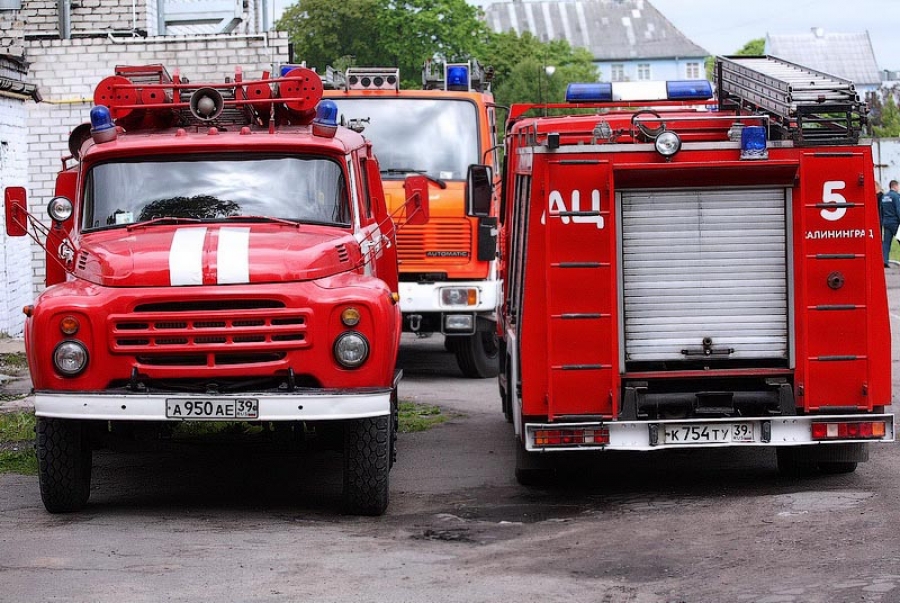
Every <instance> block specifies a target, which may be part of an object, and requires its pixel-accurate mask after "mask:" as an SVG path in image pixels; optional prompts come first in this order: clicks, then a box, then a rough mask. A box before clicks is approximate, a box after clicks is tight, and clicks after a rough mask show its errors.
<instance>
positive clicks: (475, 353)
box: [451, 331, 500, 379]
mask: <svg viewBox="0 0 900 603" xmlns="http://www.w3.org/2000/svg"><path fill="white" fill-rule="evenodd" d="M454 338H455V339H457V340H458V341H456V342H453V343H452V344H451V346H452V347H453V351H454V352H455V353H456V362H457V364H459V369H460V370H461V371H462V372H463V375H464V376H466V377H468V378H469V379H487V378H490V377H496V376H497V375H498V374H499V372H500V354H499V351H500V346H499V345H498V342H497V333H495V332H494V331H478V332H476V333H475V334H474V335H469V336H466V337H459V336H457V337H454Z"/></svg>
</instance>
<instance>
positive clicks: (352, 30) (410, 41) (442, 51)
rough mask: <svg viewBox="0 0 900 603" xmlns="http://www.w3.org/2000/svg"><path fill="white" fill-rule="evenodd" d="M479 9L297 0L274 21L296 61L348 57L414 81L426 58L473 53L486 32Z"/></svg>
mask: <svg viewBox="0 0 900 603" xmlns="http://www.w3.org/2000/svg"><path fill="white" fill-rule="evenodd" d="M478 10H479V9H478V8H477V7H475V6H471V5H469V4H467V3H466V1H465V0H353V1H352V2H349V1H347V0H298V1H297V3H296V4H293V5H292V6H290V7H289V8H288V9H287V10H286V11H285V12H284V14H283V15H282V17H281V19H279V21H278V28H279V29H282V30H284V31H286V32H287V33H288V37H289V38H290V40H291V42H292V44H293V45H294V56H293V60H295V61H306V63H307V65H308V66H310V67H315V68H316V69H317V70H318V71H319V72H320V73H322V72H323V71H324V69H325V67H326V66H328V65H337V64H342V63H343V64H344V65H343V66H346V64H347V63H349V62H352V64H353V65H356V66H362V67H378V66H386V67H398V68H399V69H400V76H401V78H403V79H404V80H406V81H408V82H415V83H419V82H420V81H421V80H420V79H419V74H420V73H421V70H422V66H423V65H424V64H425V61H426V60H428V59H434V58H437V59H439V60H444V61H456V60H466V59H468V58H470V57H472V56H477V54H478V53H479V51H480V50H481V48H482V45H483V43H484V40H485V39H486V38H487V36H488V32H487V27H486V26H485V24H484V23H483V22H482V21H480V20H479V19H478Z"/></svg>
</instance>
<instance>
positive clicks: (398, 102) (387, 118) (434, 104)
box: [330, 97, 479, 180]
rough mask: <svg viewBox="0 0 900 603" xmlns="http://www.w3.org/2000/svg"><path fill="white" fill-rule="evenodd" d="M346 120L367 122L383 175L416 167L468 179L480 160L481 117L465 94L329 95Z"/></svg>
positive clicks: (397, 174) (392, 175) (442, 176)
mask: <svg viewBox="0 0 900 603" xmlns="http://www.w3.org/2000/svg"><path fill="white" fill-rule="evenodd" d="M330 100H333V101H334V102H336V103H337V106H338V111H339V112H340V115H341V116H342V117H343V119H344V123H346V124H350V125H352V120H359V119H362V120H367V121H364V122H363V124H362V125H363V126H365V130H364V131H363V136H365V137H366V138H368V139H369V140H371V141H372V145H373V149H374V151H375V155H377V156H378V163H379V164H380V165H381V170H382V172H383V173H384V177H385V178H387V179H392V178H394V179H402V178H403V177H404V176H405V174H406V173H409V172H412V171H418V172H422V173H425V174H427V175H429V176H431V177H432V178H440V179H442V180H464V179H465V177H466V169H468V167H469V164H472V163H478V162H479V158H478V118H477V116H476V113H475V104H474V103H472V102H469V101H465V100H447V99H428V98H396V97H394V98H385V97H369V98H331V99H330Z"/></svg>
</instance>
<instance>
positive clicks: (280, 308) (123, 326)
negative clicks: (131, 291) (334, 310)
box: [108, 300, 310, 366]
mask: <svg viewBox="0 0 900 603" xmlns="http://www.w3.org/2000/svg"><path fill="white" fill-rule="evenodd" d="M309 319H310V315H309V310H308V309H296V308H287V307H285V305H284V304H283V303H282V302H278V301H274V300H203V301H192V302H162V303H150V304H142V305H139V306H137V307H136V308H135V310H134V312H132V313H130V314H116V315H111V316H110V317H109V323H108V333H109V341H110V351H111V352H112V353H113V354H127V355H133V356H134V357H135V358H136V359H137V360H138V361H139V362H141V363H144V364H147V365H154V366H219V365H235V364H259V363H270V362H275V361H279V360H282V359H283V358H284V357H285V353H286V352H287V351H289V350H296V349H300V348H306V347H309V345H310V341H309V338H308V330H307V329H308V325H309Z"/></svg>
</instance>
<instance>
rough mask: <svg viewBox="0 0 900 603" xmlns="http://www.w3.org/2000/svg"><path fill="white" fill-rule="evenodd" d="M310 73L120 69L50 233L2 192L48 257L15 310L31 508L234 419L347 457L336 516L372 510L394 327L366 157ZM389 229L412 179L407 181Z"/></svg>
mask: <svg viewBox="0 0 900 603" xmlns="http://www.w3.org/2000/svg"><path fill="white" fill-rule="evenodd" d="M321 96H322V84H321V81H320V79H319V77H318V75H316V74H315V73H314V72H313V71H311V70H308V69H302V68H299V69H293V70H290V71H288V72H287V73H284V74H283V75H282V77H279V78H271V77H269V74H268V73H265V74H263V77H262V78H261V79H259V80H255V81H244V79H243V77H242V73H241V71H240V70H238V71H236V73H235V76H234V79H231V78H226V79H225V82H224V83H223V82H216V83H206V84H195V83H191V82H189V81H188V80H187V79H186V78H182V77H179V75H178V74H177V73H176V74H174V76H170V75H169V73H168V71H167V70H166V69H165V68H164V67H163V66H161V65H149V66H141V67H131V66H121V67H118V68H117V69H116V74H115V75H114V76H112V77H109V78H106V79H104V80H103V81H102V82H100V84H99V85H98V86H97V88H96V91H95V94H94V102H95V105H96V106H95V107H94V108H93V109H92V110H91V123H90V124H84V125H82V126H79V127H78V128H76V129H75V131H74V132H73V133H72V135H71V138H70V142H69V150H70V152H71V154H72V156H71V157H67V158H65V159H64V160H63V170H62V171H61V172H60V173H59V176H58V178H57V184H56V197H54V199H53V200H52V201H50V204H49V207H48V214H49V216H50V217H51V219H52V220H53V223H52V225H51V226H49V227H46V226H43V225H41V224H40V223H39V222H38V221H37V220H36V219H34V217H33V216H32V215H30V214H29V213H28V211H27V203H26V195H25V190H24V189H23V188H20V187H11V188H8V189H7V190H6V192H5V200H6V212H7V213H6V216H7V222H6V223H7V230H8V234H9V235H11V236H22V235H25V234H30V235H31V236H33V238H35V240H37V241H38V242H39V243H42V244H43V243H44V242H46V243H45V244H46V252H47V283H46V284H47V288H46V289H45V291H44V292H43V293H42V294H41V295H40V296H39V297H38V299H37V301H36V303H35V304H34V305H33V306H29V307H28V308H26V314H27V315H28V318H27V321H26V327H25V343H26V347H27V355H28V364H29V367H30V369H31V377H32V380H33V382H34V390H35V398H34V399H35V410H36V414H37V417H38V419H37V421H38V423H37V432H38V434H37V436H38V437H37V452H38V459H39V467H40V487H41V496H42V498H43V501H44V505H45V506H46V508H47V509H48V510H49V511H51V512H66V511H72V510H76V509H79V508H81V507H83V506H84V505H85V504H86V503H87V501H88V498H89V495H90V480H91V455H92V450H93V449H94V448H97V447H101V446H105V445H108V444H109V445H113V444H116V443H117V442H119V440H120V439H121V438H122V437H130V436H134V437H143V438H145V437H147V436H148V435H152V436H153V437H154V438H156V439H159V438H166V437H168V436H171V431H172V427H173V426H174V425H176V424H177V423H181V422H185V421H250V422H255V423H257V424H259V425H262V426H266V427H267V428H268V430H269V431H272V432H277V433H279V434H281V435H284V434H286V433H287V434H291V436H292V437H293V438H296V439H298V440H301V439H302V440H304V441H308V440H309V439H311V438H314V437H322V438H325V437H326V436H328V439H329V441H331V440H333V441H336V442H337V443H338V445H340V446H342V448H343V452H344V479H343V494H342V496H343V503H344V507H345V509H346V511H348V512H351V513H360V514H380V513H383V512H384V510H385V508H386V507H387V504H388V472H389V470H390V467H391V465H392V464H393V461H394V455H395V446H394V444H395V439H396V427H397V383H398V381H399V378H400V373H399V372H398V371H396V369H395V364H396V358H397V348H398V345H399V338H400V333H401V316H400V309H399V306H398V303H397V302H398V301H399V297H398V294H397V286H398V279H397V259H396V247H395V232H394V226H393V222H392V221H391V217H390V215H389V214H388V210H387V206H386V203H385V198H384V193H383V189H382V185H381V177H380V174H379V167H378V162H377V160H376V158H375V156H374V154H373V152H372V148H371V144H370V143H369V142H367V141H366V140H364V139H363V137H362V136H360V135H359V134H357V133H356V132H353V131H351V130H348V129H346V128H343V127H339V126H338V125H337V120H336V117H337V109H336V107H335V106H334V104H333V103H332V102H330V101H321V102H320V99H321ZM406 184H407V186H406V190H407V193H408V195H407V196H408V197H409V203H408V204H407V207H406V209H407V211H408V216H407V219H408V220H409V221H411V222H412V223H420V222H421V221H422V220H425V219H427V200H426V199H425V197H427V186H428V185H427V182H425V181H424V178H423V177H421V176H413V177H410V178H408V179H407V181H406Z"/></svg>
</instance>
